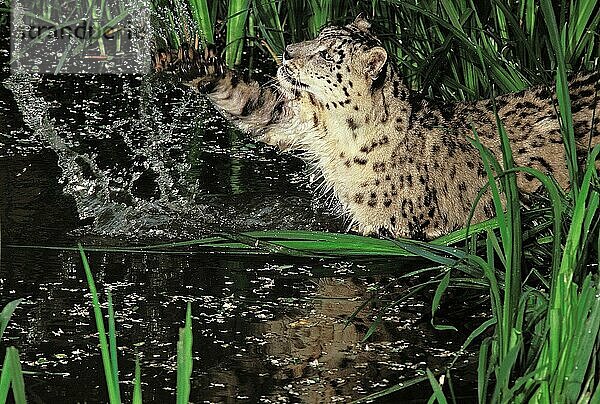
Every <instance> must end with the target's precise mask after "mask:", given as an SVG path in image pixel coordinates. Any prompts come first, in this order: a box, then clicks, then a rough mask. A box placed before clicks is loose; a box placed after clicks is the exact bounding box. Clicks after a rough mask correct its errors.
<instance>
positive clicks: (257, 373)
mask: <svg viewBox="0 0 600 404" xmlns="http://www.w3.org/2000/svg"><path fill="white" fill-rule="evenodd" d="M4 56H5V55H4ZM0 78H1V79H2V82H3V85H2V86H0V214H1V216H0V219H1V236H2V239H1V242H2V249H1V257H0V306H3V305H4V304H6V303H7V302H8V301H10V300H12V299H16V298H24V299H25V300H24V302H23V303H22V304H21V305H20V307H19V308H18V309H17V311H16V313H15V316H14V317H13V319H12V321H11V323H10V325H9V327H8V329H7V331H6V333H5V339H4V341H2V344H3V345H14V346H16V347H18V348H19V350H20V352H21V358H22V361H23V368H24V370H27V371H30V372H33V374H30V375H27V376H26V380H25V383H26V388H27V393H28V397H29V399H30V401H32V402H49V403H53V402H83V401H85V402H96V401H106V400H107V395H106V392H105V387H104V374H103V371H102V362H101V359H100V355H99V352H98V349H97V343H98V340H97V335H96V334H95V324H94V321H93V317H92V311H91V305H90V299H89V294H88V289H87V285H86V284H85V283H84V279H85V276H84V273H83V270H82V266H81V262H80V259H79V257H78V254H77V253H76V252H74V251H72V250H68V249H64V248H63V249H54V250H48V249H41V248H39V247H40V246H53V247H57V246H58V247H72V246H74V245H75V244H76V243H77V242H82V243H84V244H85V245H88V246H89V245H95V246H119V245H132V244H139V243H141V244H152V243H159V242H163V241H168V240H190V239H194V238H199V237H201V236H205V235H208V234H212V233H215V232H221V231H231V232H237V231H245V230H262V229H270V230H273V229H313V230H329V231H344V230H345V224H344V221H343V220H342V219H340V218H339V217H337V216H336V215H335V214H334V209H332V208H331V207H329V206H327V201H326V200H325V199H321V198H318V197H315V195H314V194H313V193H312V192H311V191H310V187H309V186H308V185H307V184H308V183H309V182H310V178H309V177H310V173H308V172H307V170H306V169H305V167H304V165H303V163H302V162H301V161H300V160H299V159H297V158H296V157H294V156H291V155H283V154H278V153H277V152H275V151H274V150H272V149H270V148H267V147H264V146H262V145H259V144H257V143H255V142H253V141H252V140H251V139H248V138H247V137H245V136H244V135H242V134H240V133H238V132H236V131H234V130H231V129H230V128H229V127H228V125H227V124H226V123H225V122H224V121H223V120H222V119H221V118H220V117H219V116H218V115H217V114H216V112H215V111H214V110H213V109H212V108H211V107H209V106H208V105H207V104H206V102H205V101H204V100H202V99H201V98H199V97H198V96H196V95H194V94H193V93H190V92H187V91H185V90H183V89H181V88H179V87H177V86H174V85H173V84H171V83H169V82H167V81H164V80H162V79H160V78H158V79H157V78H152V77H134V76H124V77H117V76H68V75H64V76H43V77H40V76H10V75H9V74H8V72H7V71H6V68H5V69H4V71H3V73H2V76H1V77H0ZM27 246H29V247H27ZM88 257H89V260H90V264H91V266H92V269H93V271H94V274H95V277H96V282H97V286H98V288H99V290H101V291H106V290H110V291H111V292H112V294H113V300H114V306H115V310H116V316H117V332H118V343H119V355H120V357H119V361H120V362H119V363H120V379H121V381H122V386H121V388H122V392H123V393H122V394H123V396H124V397H126V399H127V400H130V399H131V392H132V385H131V381H132V380H133V366H134V358H135V356H134V354H135V351H136V350H137V351H138V352H140V354H141V357H142V361H141V365H142V381H143V392H144V393H143V394H144V400H145V401H147V402H172V401H174V394H175V390H174V388H175V384H176V379H175V369H176V364H175V355H176V341H177V338H178V328H179V327H181V326H182V325H183V319H184V314H185V313H184V311H185V306H186V302H192V311H193V329H194V347H193V348H194V360H195V361H194V372H193V379H192V398H191V399H192V401H193V402H205V401H206V402H248V403H254V402H262V403H275V402H277V403H286V402H315V403H316V402H348V401H349V400H350V399H356V398H359V397H362V396H364V395H366V394H368V393H371V392H375V391H378V390H381V389H383V388H385V387H389V386H392V385H394V384H396V383H398V382H400V381H402V380H407V379H409V378H411V377H414V376H415V375H418V374H422V373H423V371H424V369H425V368H426V367H429V368H431V369H432V370H435V369H439V368H441V367H443V366H444V365H446V364H447V363H449V362H450V361H451V360H452V358H453V355H452V352H456V351H457V350H458V349H459V347H460V343H461V342H462V341H463V340H464V337H465V336H464V333H458V334H457V333H442V332H438V331H434V330H433V329H432V327H431V326H430V324H429V318H428V315H427V313H428V312H429V310H430V309H429V302H430V299H431V295H426V296H421V297H416V298H413V299H411V300H409V301H408V302H406V303H405V304H403V305H401V306H397V307H395V308H394V309H393V310H390V311H389V312H387V314H386V316H385V321H384V322H383V325H382V326H381V327H380V328H379V330H378V331H377V332H376V333H375V334H374V336H373V337H372V338H371V339H370V340H369V341H368V342H366V343H361V339H362V337H363V336H364V334H365V332H366V331H367V329H368V327H369V326H370V325H371V324H372V321H373V320H374V318H375V314H376V313H377V310H378V309H379V308H380V307H382V306H383V305H385V304H386V303H387V301H386V300H385V299H389V298H390V296H392V295H393V293H396V292H400V291H402V290H405V289H406V288H407V287H408V286H410V283H409V282H410V281H404V282H401V281H395V282H394V281H392V280H393V278H392V275H394V274H400V273H404V272H406V271H409V270H411V269H413V267H412V264H411V263H402V262H397V261H396V262H393V261H380V262H368V261H363V262H339V261H331V260H330V261H321V260H297V259H291V258H274V257H243V256H239V257H231V256H225V255H214V254H199V253H193V252H190V253H187V254H180V255H167V254H149V253H144V254H133V253H113V252H111V253H108V252H90V253H88ZM382 273H383V274H384V275H382ZM385 285H387V286H388V294H387V295H384V297H383V299H384V300H379V301H378V300H375V302H374V303H373V304H370V305H367V307H366V309H365V310H364V311H363V312H361V314H359V316H357V318H356V319H355V321H354V322H353V323H352V324H350V325H349V326H347V327H345V326H344V323H345V320H346V319H347V318H348V317H349V316H350V315H351V314H352V313H353V312H354V310H355V309H356V308H357V307H359V306H360V305H361V304H362V303H363V302H364V301H365V299H367V298H369V297H370V296H371V295H372V293H374V292H372V291H373V290H374V289H376V288H377V287H380V286H385ZM386 296H387V297H386ZM459 315H460V314H459ZM455 321H456V320H455ZM459 325H464V324H459ZM467 328H468V327H467ZM2 351H4V349H2ZM467 359H468V357H465V360H467ZM455 383H458V386H461V385H462V386H463V391H464V392H465V393H464V395H467V396H468V395H469V394H470V393H471V390H469V389H470V387H472V386H471V384H470V383H462V384H461V381H460V378H457V380H456V381H455ZM429 394H430V393H429V387H427V386H425V385H423V386H422V387H419V388H416V389H412V390H410V391H408V392H406V393H401V394H396V395H394V396H391V397H390V398H389V400H388V401H390V402H398V401H409V400H411V399H414V400H416V401H420V400H422V399H424V398H425V397H428V395H429Z"/></svg>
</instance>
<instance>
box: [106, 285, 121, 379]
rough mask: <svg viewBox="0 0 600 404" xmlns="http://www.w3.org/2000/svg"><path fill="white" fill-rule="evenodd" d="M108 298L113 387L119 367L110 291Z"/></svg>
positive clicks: (117, 376)
mask: <svg viewBox="0 0 600 404" xmlns="http://www.w3.org/2000/svg"><path fill="white" fill-rule="evenodd" d="M106 294H107V296H108V345H109V349H110V364H111V372H112V376H113V383H114V385H115V386H118V385H119V365H118V361H117V358H118V356H117V332H116V327H115V312H114V309H113V302H112V293H110V290H109V291H108V292H107V293H106Z"/></svg>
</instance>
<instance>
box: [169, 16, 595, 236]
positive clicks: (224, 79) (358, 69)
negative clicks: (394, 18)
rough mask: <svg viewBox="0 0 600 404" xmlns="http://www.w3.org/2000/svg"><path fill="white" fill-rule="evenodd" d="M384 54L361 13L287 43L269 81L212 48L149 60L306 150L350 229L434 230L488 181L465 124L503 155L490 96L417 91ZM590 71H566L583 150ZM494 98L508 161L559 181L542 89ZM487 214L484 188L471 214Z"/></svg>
mask: <svg viewBox="0 0 600 404" xmlns="http://www.w3.org/2000/svg"><path fill="white" fill-rule="evenodd" d="M387 59H388V58H387V53H386V51H385V50H384V48H383V47H382V46H381V43H380V41H379V40H378V39H377V38H376V37H375V36H373V35H371V33H370V32H369V24H368V22H367V21H365V20H364V19H361V18H359V19H357V20H356V21H355V22H354V23H352V24H350V25H347V26H345V27H328V28H325V29H323V31H322V32H321V33H320V35H319V36H318V37H317V38H316V39H314V40H311V41H306V42H301V43H298V44H293V45H290V46H288V47H287V49H286V52H285V53H284V55H283V63H282V65H281V66H280V67H279V70H278V73H277V82H276V84H274V85H272V86H260V85H259V84H258V83H256V82H254V81H251V82H245V81H243V80H240V79H239V77H238V76H237V75H236V73H235V72H232V71H229V70H227V69H224V68H223V67H222V64H220V63H219V62H218V61H217V59H216V58H215V56H214V55H211V54H205V55H204V56H203V57H200V55H197V54H195V53H194V51H193V50H185V51H184V52H183V53H182V52H179V54H175V53H166V54H160V55H159V56H158V57H157V68H158V70H173V71H177V72H180V73H181V72H183V74H184V76H186V77H188V78H189V76H194V79H193V80H191V85H192V86H193V87H195V88H198V89H199V90H200V91H201V92H203V93H205V94H206V95H207V96H208V98H209V99H210V100H211V101H212V102H213V103H214V104H215V106H216V107H217V108H218V109H219V110H220V111H222V113H223V114H224V115H226V116H227V117H229V118H230V119H231V120H232V121H233V122H235V123H236V124H237V125H238V126H239V127H240V128H241V129H242V130H245V131H247V132H249V133H251V134H252V135H253V136H254V137H255V138H256V139H258V140H260V141H262V142H265V143H268V144H270V145H274V146H277V147H278V148H280V149H281V150H292V149H296V150H302V151H304V154H303V156H304V158H305V159H306V160H308V161H309V162H310V163H311V164H313V165H314V166H315V167H316V168H317V169H318V171H319V172H320V173H321V174H322V176H323V180H324V187H325V188H326V189H329V190H330V191H331V193H332V195H333V196H334V197H335V199H336V200H337V201H339V204H340V205H341V207H342V209H343V211H344V213H345V214H347V216H348V217H349V219H350V221H351V223H353V224H355V225H356V227H357V229H358V230H359V231H360V232H362V233H364V234H385V235H391V236H394V237H412V238H423V239H430V238H434V237H437V236H440V235H443V234H446V233H448V232H450V231H452V230H455V229H457V228H460V227H463V226H464V225H465V224H466V220H467V217H468V214H469V210H470V209H471V206H472V205H473V202H474V200H475V199H476V196H477V194H478V192H479V190H480V189H481V188H482V187H483V186H484V185H485V184H486V183H487V177H486V173H485V170H484V167H483V164H482V161H481V158H480V155H479V152H478V151H477V149H476V148H475V147H474V146H473V145H472V143H471V141H470V140H469V138H470V137H472V136H473V128H475V129H476V131H477V133H478V135H479V138H480V139H481V142H482V143H483V144H484V145H485V146H486V147H487V148H489V149H490V150H491V151H492V153H494V154H495V155H496V157H501V154H500V144H499V136H498V134H497V128H496V119H495V116H494V114H493V112H492V110H493V108H492V100H484V101H479V102H473V103H466V102H463V103H455V104H444V105H442V104H439V105H438V104H435V103H433V102H431V101H428V100H425V99H422V98H420V97H419V96H418V95H417V94H415V93H413V92H411V91H410V90H409V89H408V88H407V87H406V86H405V85H404V84H403V83H402V80H401V78H400V77H399V76H398V74H397V73H396V71H395V69H394V67H393V66H392V65H391V64H390V63H389V62H388V60H387ZM182 61H183V62H182ZM599 81H600V75H599V74H598V73H595V74H590V75H586V76H580V77H578V78H576V79H575V80H574V81H572V82H571V87H570V88H571V98H572V102H573V108H572V111H573V117H574V123H575V131H576V133H575V134H576V137H577V142H578V148H579V150H580V152H581V155H582V156H584V155H585V151H587V150H588V146H589V145H590V144H592V145H594V144H598V143H600V137H599V136H598V133H599V132H600V125H599V124H598V122H599V120H600V106H599V105H600V103H599V102H598V90H599V89H600V84H599ZM494 101H495V104H496V106H497V110H498V113H499V116H500V118H501V119H502V121H503V123H504V125H505V128H506V131H507V134H508V136H509V138H510V141H511V146H512V149H513V152H514V159H515V161H516V164H517V165H522V166H529V167H534V168H537V169H539V170H541V171H544V172H547V173H549V174H552V175H553V176H554V178H555V179H556V180H557V181H558V183H559V184H560V185H561V186H562V187H563V188H566V187H568V185H569V183H568V182H569V178H568V172H567V168H566V163H565V154H564V146H563V144H562V140H561V135H560V127H559V122H558V118H557V114H556V111H555V104H556V103H555V100H553V99H552V95H551V92H550V91H548V90H547V89H545V88H543V87H534V88H531V89H529V90H526V91H523V92H521V93H517V94H508V95H504V96H501V97H498V98H497V99H495V100H494ZM593 117H595V119H593ZM518 185H519V187H520V190H521V191H522V192H523V193H524V194H527V193H531V192H533V191H534V190H535V189H536V188H537V187H538V186H539V183H538V182H537V181H536V180H535V179H534V178H533V177H530V176H527V175H522V176H520V177H519V178H518ZM493 214H494V209H493V205H492V203H491V199H490V196H489V195H485V196H484V197H483V200H482V201H481V203H480V204H479V205H478V208H477V209H476V211H475V216H474V218H473V220H474V222H479V221H482V220H485V219H486V218H490V217H492V216H493Z"/></svg>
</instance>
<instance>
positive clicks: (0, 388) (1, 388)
mask: <svg viewBox="0 0 600 404" xmlns="http://www.w3.org/2000/svg"><path fill="white" fill-rule="evenodd" d="M12 367H13V364H12V357H11V356H10V355H9V354H8V349H7V350H6V354H5V355H4V362H3V363H2V373H0V403H2V404H4V403H6V399H7V397H8V391H9V390H10V378H11V376H12V372H13V371H12Z"/></svg>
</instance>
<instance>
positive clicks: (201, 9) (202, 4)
mask: <svg viewBox="0 0 600 404" xmlns="http://www.w3.org/2000/svg"><path fill="white" fill-rule="evenodd" d="M189 1H190V6H191V8H192V12H193V16H194V19H195V20H196V24H197V25H198V30H199V34H200V37H201V38H202V41H203V42H204V46H206V44H207V43H211V44H212V43H214V42H215V39H214V34H213V22H212V20H211V18H210V13H209V11H208V4H207V3H206V0H189Z"/></svg>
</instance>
